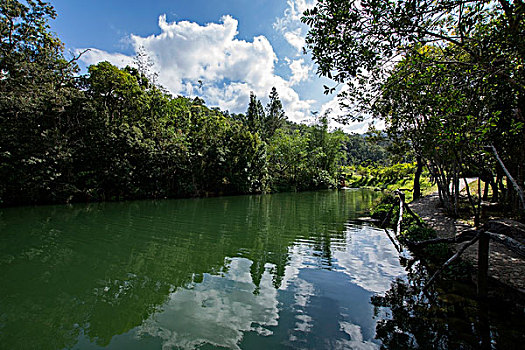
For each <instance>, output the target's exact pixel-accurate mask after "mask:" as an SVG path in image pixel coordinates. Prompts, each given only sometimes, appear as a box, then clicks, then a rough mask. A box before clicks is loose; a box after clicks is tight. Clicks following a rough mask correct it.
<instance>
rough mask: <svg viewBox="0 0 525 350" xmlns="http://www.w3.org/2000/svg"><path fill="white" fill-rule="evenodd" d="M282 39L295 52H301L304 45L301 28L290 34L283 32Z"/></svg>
mask: <svg viewBox="0 0 525 350" xmlns="http://www.w3.org/2000/svg"><path fill="white" fill-rule="evenodd" d="M284 38H285V39H286V41H288V43H289V44H290V45H292V46H293V47H295V48H296V49H297V51H298V52H299V51H301V50H302V49H303V47H304V45H305V40H306V39H305V37H304V35H303V33H302V32H301V28H297V29H295V30H294V31H291V32H285V33H284Z"/></svg>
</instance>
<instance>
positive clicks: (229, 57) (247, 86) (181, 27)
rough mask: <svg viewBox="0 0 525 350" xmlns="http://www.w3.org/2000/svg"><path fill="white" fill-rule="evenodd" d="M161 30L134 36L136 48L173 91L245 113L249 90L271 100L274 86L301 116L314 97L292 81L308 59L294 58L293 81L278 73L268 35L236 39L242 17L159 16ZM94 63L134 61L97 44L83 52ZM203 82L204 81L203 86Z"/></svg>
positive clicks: (296, 115) (300, 75) (293, 115)
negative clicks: (296, 88) (302, 95)
mask: <svg viewBox="0 0 525 350" xmlns="http://www.w3.org/2000/svg"><path fill="white" fill-rule="evenodd" d="M159 28H160V30H161V32H160V34H156V35H150V36H148V37H141V36H137V35H131V37H130V42H131V44H132V45H133V47H134V49H135V51H136V52H138V50H139V49H140V48H143V50H144V51H145V52H146V53H147V54H148V55H149V57H150V59H151V60H152V62H153V70H155V71H156V72H158V74H159V76H158V82H159V83H160V84H161V85H162V86H164V87H165V88H167V89H168V90H169V91H170V92H171V93H173V94H175V95H177V94H183V95H188V94H189V95H192V94H198V95H199V96H201V97H202V98H204V100H205V101H206V102H207V104H209V105H212V106H218V107H220V108H221V109H223V110H229V111H231V112H235V113H240V112H245V111H246V109H247V106H248V100H249V94H250V91H253V92H254V93H255V94H256V95H257V96H258V97H259V98H261V99H262V100H263V102H265V101H266V96H267V95H268V94H269V92H270V90H271V88H272V87H273V86H275V87H276V88H277V91H278V93H279V96H280V98H281V101H282V102H283V106H284V108H285V110H286V112H287V116H288V117H289V118H290V119H292V120H294V121H299V120H301V119H303V118H304V116H305V115H306V114H307V113H308V111H309V110H310V109H311V106H312V105H313V103H315V101H312V100H302V99H301V98H300V97H299V95H298V94H297V92H296V91H294V90H293V89H292V85H293V84H295V83H297V82H298V81H302V80H304V79H305V78H304V64H302V63H300V62H299V63H295V64H294V68H292V69H295V73H293V72H294V71H293V70H292V77H291V79H290V81H287V80H285V79H283V78H282V77H280V76H278V75H276V74H275V63H276V61H277V56H276V54H275V52H274V50H273V47H272V45H271V44H270V42H269V41H268V39H267V38H266V37H264V36H257V37H255V38H253V41H252V42H249V41H245V40H239V39H237V37H236V36H237V34H238V32H237V28H238V22H237V20H236V19H234V18H233V17H231V16H224V17H223V18H222V19H221V22H220V23H209V24H206V25H199V24H197V23H194V22H189V21H181V22H171V23H170V22H167V21H166V16H164V15H163V16H160V17H159ZM82 60H83V61H84V62H85V63H88V64H93V63H96V62H99V61H103V60H107V61H110V62H111V63H113V64H115V65H117V66H120V67H122V66H125V65H127V64H130V63H131V62H132V57H129V56H126V55H122V54H111V53H107V52H104V51H101V50H96V49H93V50H92V51H90V53H89V54H88V55H85V56H83V57H82ZM201 83H202V86H201Z"/></svg>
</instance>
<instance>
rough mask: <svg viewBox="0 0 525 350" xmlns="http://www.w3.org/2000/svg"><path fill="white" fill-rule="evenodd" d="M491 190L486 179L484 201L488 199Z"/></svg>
mask: <svg viewBox="0 0 525 350" xmlns="http://www.w3.org/2000/svg"><path fill="white" fill-rule="evenodd" d="M485 180H487V179H485ZM489 190H490V188H489V181H485V188H484V189H483V200H484V201H487V200H488V199H489Z"/></svg>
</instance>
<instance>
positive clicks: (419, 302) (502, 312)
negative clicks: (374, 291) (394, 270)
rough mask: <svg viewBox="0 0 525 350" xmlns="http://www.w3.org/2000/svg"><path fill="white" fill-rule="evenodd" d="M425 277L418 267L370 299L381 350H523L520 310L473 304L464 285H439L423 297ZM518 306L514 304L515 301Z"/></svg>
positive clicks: (499, 303) (469, 286)
mask: <svg viewBox="0 0 525 350" xmlns="http://www.w3.org/2000/svg"><path fill="white" fill-rule="evenodd" d="M428 278H429V276H428V273H427V271H426V269H425V267H424V266H422V265H421V264H419V263H416V264H414V265H413V267H412V268H411V269H410V270H409V273H408V275H407V278H405V279H397V280H395V281H394V282H393V283H392V286H391V288H390V289H389V290H388V291H387V292H386V293H385V295H376V296H374V297H373V298H372V303H373V304H374V305H375V306H376V312H377V313H381V312H385V310H387V312H388V314H390V317H383V318H381V319H380V320H379V321H378V324H377V334H376V336H377V338H378V339H380V340H381V341H382V343H383V348H385V349H413V348H420V349H523V344H524V342H525V333H524V332H523V330H524V329H525V319H524V317H523V316H524V309H523V308H522V307H521V308H519V307H518V308H516V307H515V305H514V304H513V302H511V303H505V302H504V301H503V300H492V301H491V302H488V303H485V302H480V301H478V300H477V297H476V286H475V285H474V284H473V283H472V282H467V281H457V280H455V281H446V280H445V281H441V283H440V284H439V285H438V286H437V288H434V289H431V290H430V291H429V292H427V293H423V292H422V290H423V287H424V286H425V284H426V283H427V281H428ZM515 302H518V300H515Z"/></svg>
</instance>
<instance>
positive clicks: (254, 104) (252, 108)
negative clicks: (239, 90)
mask: <svg viewBox="0 0 525 350" xmlns="http://www.w3.org/2000/svg"><path fill="white" fill-rule="evenodd" d="M264 119H265V114H264V109H263V107H262V104H261V101H259V100H258V99H257V96H255V94H254V93H253V91H252V92H250V103H249V104H248V110H247V111H246V116H245V124H246V126H247V127H248V129H249V130H250V131H251V132H252V133H256V132H259V133H260V132H261V130H262V123H263V120H264Z"/></svg>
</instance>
